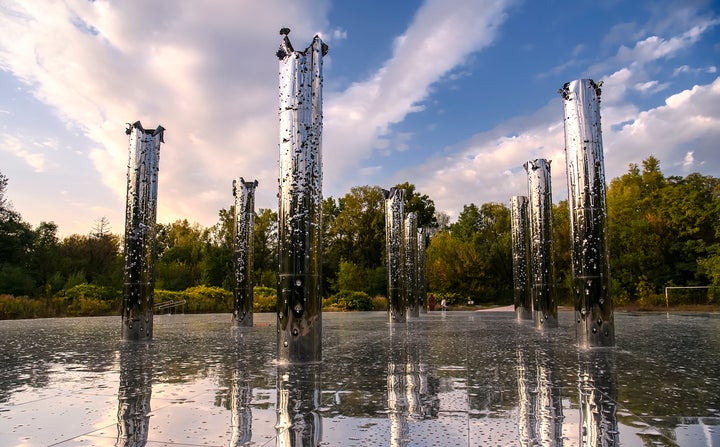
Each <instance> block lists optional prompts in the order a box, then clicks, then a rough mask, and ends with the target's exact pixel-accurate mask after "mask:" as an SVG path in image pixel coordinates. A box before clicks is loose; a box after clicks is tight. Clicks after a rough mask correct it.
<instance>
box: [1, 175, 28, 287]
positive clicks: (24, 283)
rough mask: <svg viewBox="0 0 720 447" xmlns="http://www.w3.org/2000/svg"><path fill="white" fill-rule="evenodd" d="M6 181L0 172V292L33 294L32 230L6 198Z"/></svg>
mask: <svg viewBox="0 0 720 447" xmlns="http://www.w3.org/2000/svg"><path fill="white" fill-rule="evenodd" d="M8 183H9V180H8V178H7V177H6V176H5V175H4V174H2V173H1V172H0V293H8V294H12V295H33V294H34V291H35V286H36V285H35V281H34V280H33V277H32V274H31V271H30V260H31V253H32V245H33V242H34V238H35V234H34V232H33V230H32V228H31V226H30V224H28V223H27V222H24V221H23V220H22V217H21V216H20V214H19V213H17V212H16V211H15V210H14V209H13V208H12V204H11V203H10V201H9V200H8V199H7V196H6V192H7V186H8Z"/></svg>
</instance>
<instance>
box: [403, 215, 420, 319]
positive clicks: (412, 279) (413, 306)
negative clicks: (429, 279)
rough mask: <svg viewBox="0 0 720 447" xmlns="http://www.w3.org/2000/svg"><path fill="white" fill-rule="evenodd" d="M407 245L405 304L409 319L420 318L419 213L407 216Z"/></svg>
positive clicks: (405, 231) (405, 240) (404, 237)
mask: <svg viewBox="0 0 720 447" xmlns="http://www.w3.org/2000/svg"><path fill="white" fill-rule="evenodd" d="M403 239H404V244H405V263H404V264H405V270H404V273H403V274H404V276H405V278H404V279H405V303H406V306H407V314H408V316H409V317H415V318H417V317H419V316H420V303H419V294H418V270H417V257H418V243H417V213H414V212H410V213H407V215H406V216H405V227H404V230H403Z"/></svg>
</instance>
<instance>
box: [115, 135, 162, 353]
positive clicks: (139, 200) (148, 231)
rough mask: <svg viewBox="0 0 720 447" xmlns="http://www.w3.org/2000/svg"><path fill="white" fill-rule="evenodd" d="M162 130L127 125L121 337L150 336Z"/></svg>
mask: <svg viewBox="0 0 720 447" xmlns="http://www.w3.org/2000/svg"><path fill="white" fill-rule="evenodd" d="M164 132H165V129H164V128H163V127H162V126H158V127H157V128H156V129H144V128H143V127H142V124H140V121H136V122H135V123H133V124H131V125H128V127H127V129H126V132H125V133H126V134H127V135H128V140H129V146H130V148H129V161H128V173H127V199H126V208H125V247H124V257H125V259H124V261H125V264H124V271H123V277H124V279H123V309H122V337H123V338H124V339H132V340H146V339H151V338H152V336H153V301H154V289H155V223H156V222H155V220H156V214H157V194H158V170H159V168H160V144H161V143H162V142H163V134H164Z"/></svg>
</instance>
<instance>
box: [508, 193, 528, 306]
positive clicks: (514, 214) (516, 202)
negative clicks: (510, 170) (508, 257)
mask: <svg viewBox="0 0 720 447" xmlns="http://www.w3.org/2000/svg"><path fill="white" fill-rule="evenodd" d="M510 224H511V225H510V226H511V235H512V259H513V299H514V304H515V316H516V317H517V319H518V320H532V318H533V307H532V297H531V295H530V280H529V278H528V273H529V271H528V270H529V257H528V250H529V240H530V235H529V231H530V229H529V225H528V224H529V222H528V198H527V197H526V196H513V197H512V198H511V199H510Z"/></svg>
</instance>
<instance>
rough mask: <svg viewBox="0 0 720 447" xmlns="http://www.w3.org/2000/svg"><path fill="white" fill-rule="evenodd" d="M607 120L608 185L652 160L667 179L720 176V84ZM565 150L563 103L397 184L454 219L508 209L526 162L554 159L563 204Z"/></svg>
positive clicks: (615, 109)
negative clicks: (471, 210)
mask: <svg viewBox="0 0 720 447" xmlns="http://www.w3.org/2000/svg"><path fill="white" fill-rule="evenodd" d="M628 77H629V72H627V71H623V70H621V71H618V72H617V73H616V74H615V75H614V76H611V79H613V78H614V79H615V80H616V81H618V80H620V81H622V80H623V79H626V78H628ZM613 85H617V86H619V87H620V88H622V87H623V85H624V84H623V83H622V82H616V83H615V84H613V83H612V82H611V83H610V86H608V85H607V84H606V85H604V86H603V95H605V94H608V93H610V92H611V87H612V86H613ZM603 104H604V100H603ZM601 114H602V118H601V119H602V128H603V147H604V158H605V173H606V180H607V181H608V182H609V181H610V180H612V179H613V178H615V177H618V176H620V175H622V174H624V173H625V172H627V168H628V165H629V164H630V163H640V162H641V161H642V160H644V159H646V158H647V157H648V156H650V155H654V156H656V157H657V158H658V159H660V160H661V161H662V162H663V166H664V167H665V168H666V170H665V172H666V174H668V175H677V174H687V173H689V172H693V171H695V170H697V169H698V168H699V167H700V166H702V167H703V169H704V170H705V171H708V170H709V171H710V172H718V171H720V158H718V156H717V141H718V140H720V77H719V78H717V79H716V80H715V81H714V82H713V83H712V84H709V85H704V86H695V87H693V88H692V89H690V90H685V91H682V92H680V93H677V94H674V95H671V96H669V97H668V98H667V99H666V102H665V105H663V106H661V107H656V108H652V109H649V110H645V111H639V110H638V109H637V107H636V106H634V105H632V104H628V103H622V102H620V101H616V102H615V104H613V105H612V106H610V107H602V108H601ZM558 115H559V116H558ZM564 147H565V143H564V137H563V123H562V104H561V102H560V100H559V99H556V100H552V101H551V102H550V103H548V104H547V105H546V106H545V107H544V108H542V109H540V110H539V111H537V112H536V113H535V114H533V115H532V116H528V117H520V118H517V119H515V120H512V121H510V122H507V123H504V124H502V125H500V126H498V127H496V128H495V129H492V130H490V131H488V132H483V133H480V134H478V135H476V136H474V137H473V138H471V139H470V140H468V141H467V142H464V143H461V144H460V145H459V148H458V149H457V150H455V151H453V152H451V153H449V154H446V155H444V156H442V157H436V158H435V159H433V160H432V161H431V162H430V163H428V164H427V165H425V166H421V167H416V168H411V169H408V170H405V171H403V172H401V173H399V174H398V178H413V179H418V180H417V181H416V182H415V184H416V186H417V187H418V190H420V191H423V192H426V193H428V194H429V195H430V196H431V197H432V198H433V200H434V201H435V204H436V207H437V209H439V210H444V211H446V212H447V213H448V214H449V215H450V216H451V217H453V218H455V217H457V215H458V213H459V212H460V211H462V207H463V205H466V204H469V203H475V204H482V203H486V202H501V203H506V204H507V202H508V201H509V200H510V197H512V196H513V195H526V194H527V176H526V173H525V171H524V170H523V169H522V165H523V163H525V162H526V161H527V160H531V159H535V158H546V159H550V160H552V164H551V171H552V189H553V200H554V201H555V202H557V201H559V200H563V199H565V198H566V197H567V184H566V182H567V180H566V175H565V170H566V167H565V154H564Z"/></svg>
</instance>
